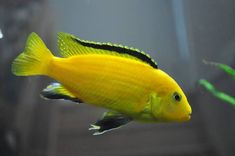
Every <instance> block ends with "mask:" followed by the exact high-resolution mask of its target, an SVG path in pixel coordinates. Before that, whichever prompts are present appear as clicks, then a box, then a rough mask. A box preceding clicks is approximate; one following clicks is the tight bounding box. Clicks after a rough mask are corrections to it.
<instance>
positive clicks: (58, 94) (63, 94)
mask: <svg viewBox="0 0 235 156" xmlns="http://www.w3.org/2000/svg"><path fill="white" fill-rule="evenodd" d="M41 96H42V97H43V98H46V99H63V100H70V101H73V102H77V103H82V101H81V100H79V99H78V98H76V97H75V96H74V95H73V94H72V93H71V92H69V91H68V90H67V89H66V88H64V86H62V85H61V84H60V83H57V82H53V83H51V84H50V85H48V86H47V87H46V88H45V89H43V90H42V92H41Z"/></svg>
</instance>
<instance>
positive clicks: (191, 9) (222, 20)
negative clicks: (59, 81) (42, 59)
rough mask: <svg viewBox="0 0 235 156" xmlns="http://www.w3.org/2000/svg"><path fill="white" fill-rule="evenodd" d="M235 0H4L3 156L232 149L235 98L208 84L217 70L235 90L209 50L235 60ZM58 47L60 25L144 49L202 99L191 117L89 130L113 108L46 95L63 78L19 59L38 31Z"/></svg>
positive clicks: (185, 154) (222, 82)
mask: <svg viewBox="0 0 235 156" xmlns="http://www.w3.org/2000/svg"><path fill="white" fill-rule="evenodd" d="M234 19H235V1H234V0H213V1H212V0H146V1H143V0H67V1H63V0H17V1H15V0H1V1H0V71H1V72H0V155H1V156H65V155H66V156H77V155H81V156H94V155H95V156H136V155H140V156H153V155H154V156H158V155H159V156H232V155H234V154H235V133H234V132H235V108H234V107H232V106H231V105H228V104H227V103H225V102H222V101H219V100H217V99H216V98H214V97H213V96H212V95H211V94H209V93H208V92H206V91H205V90H203V88H202V87H200V86H199V85H198V80H199V79H200V78H207V79H208V80H210V81H211V82H212V83H213V84H215V85H216V87H217V88H219V89H220V90H222V91H225V92H227V93H229V94H231V95H235V82H234V81H233V80H232V79H231V78H230V77H229V76H227V75H226V74H224V73H223V72H221V71H220V70H217V69H215V68H212V67H210V66H206V65H205V64H203V63H202V60H203V59H206V60H209V61H216V62H221V63H225V64H228V65H230V66H232V67H235V20H234ZM32 31H34V32H37V33H38V34H39V35H40V36H41V37H42V38H43V40H44V41H45V43H46V44H47V46H48V47H49V49H51V50H53V52H54V54H57V48H56V33H57V32H59V31H63V32H68V33H71V34H74V35H76V36H78V37H80V38H82V39H87V40H93V41H102V42H108V41H110V42H114V43H119V44H124V45H128V46H132V47H137V48H139V49H142V50H144V51H146V52H148V53H149V54H151V56H152V57H153V58H154V59H155V60H156V61H157V62H158V64H159V67H160V68H161V69H163V70H164V71H166V72H167V73H169V74H170V75H171V76H172V77H174V78H175V79H176V81H177V82H178V83H179V84H180V85H181V86H182V88H183V90H184V91H185V92H186V94H187V96H188V100H189V102H190V104H191V106H192V109H193V115H192V120H190V121H189V122H186V123H159V124H158V123H157V124H141V123H136V122H132V123H130V124H128V125H127V126H124V127H123V128H121V129H118V130H115V131H111V132H109V133H106V134H104V135H101V136H93V135H92V132H89V131H88V127H89V124H91V123H93V122H95V121H96V120H97V118H99V117H100V116H101V114H102V112H104V110H103V109H100V108H95V107H92V106H89V105H85V104H81V105H76V104H74V103H72V102H68V101H46V100H43V99H41V98H40V96H39V93H40V91H41V90H42V89H43V88H45V87H46V85H47V84H48V83H49V82H51V81H53V80H51V79H49V78H45V77H16V76H13V75H12V74H11V71H10V68H11V63H12V61H13V59H14V58H15V57H16V56H17V55H18V54H19V53H20V52H21V51H22V50H23V48H24V45H25V41H26V38H27V36H28V35H29V33H30V32H32Z"/></svg>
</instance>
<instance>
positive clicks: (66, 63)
mask: <svg viewBox="0 0 235 156" xmlns="http://www.w3.org/2000/svg"><path fill="white" fill-rule="evenodd" d="M36 42H38V44H37V45H36V46H38V47H39V45H41V44H42V43H41V42H42V41H40V40H36ZM28 44H29V45H30V43H28ZM34 46H35V45H34ZM29 50H30V49H29ZM29 50H28V51H27V49H26V50H25V52H24V53H22V54H21V55H20V56H19V59H16V60H15V62H14V63H13V68H12V69H13V73H15V74H16V75H24V76H25V75H46V76H49V77H51V78H53V79H55V80H56V81H58V82H60V83H61V84H62V85H63V86H64V87H65V88H66V89H67V90H68V91H69V92H71V93H72V94H73V95H74V96H75V97H77V98H78V99H81V100H82V101H84V102H85V103H87V104H92V105H95V106H99V107H104V108H107V109H110V110H114V111H118V112H120V113H123V114H125V115H128V116H130V117H132V118H134V119H136V120H141V121H186V120H189V119H190V114H191V107H190V105H189V104H188V101H187V98H186V96H185V95H184V93H183V91H182V90H181V88H180V87H179V86H178V84H177V83H176V82H175V81H174V80H173V79H172V78H171V77H170V76H169V75H167V74H166V73H165V72H163V71H162V70H160V69H155V68H153V67H152V66H150V65H149V64H147V63H144V62H141V61H138V60H134V59H129V58H124V57H120V56H112V55H107V54H102V55H101V54H86V55H74V56H71V57H67V58H59V57H54V56H52V54H51V53H50V51H49V50H48V49H47V48H45V47H43V45H41V48H39V50H38V53H40V54H39V55H38V56H37V57H38V60H39V59H40V61H41V62H42V63H41V65H38V62H40V61H36V62H33V63H32V62H30V65H27V66H26V65H25V63H24V64H23V65H22V62H23V61H22V60H23V59H24V60H25V59H28V57H29V56H31V55H32V52H29ZM42 51H44V52H42ZM32 57H34V59H35V55H34V56H32ZM27 61H28V60H27ZM35 64H36V65H35ZM24 65H25V66H24ZM19 66H22V67H19ZM175 93H177V95H178V94H179V95H180V97H181V99H180V101H176V100H175V99H174V94H175Z"/></svg>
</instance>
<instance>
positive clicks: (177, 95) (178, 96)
mask: <svg viewBox="0 0 235 156" xmlns="http://www.w3.org/2000/svg"><path fill="white" fill-rule="evenodd" d="M173 99H174V100H175V101H177V102H180V100H181V95H179V94H178V93H177V92H174V93H173Z"/></svg>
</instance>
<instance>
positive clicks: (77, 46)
mask: <svg viewBox="0 0 235 156" xmlns="http://www.w3.org/2000/svg"><path fill="white" fill-rule="evenodd" d="M57 44H58V49H59V51H60V54H61V55H62V56H63V57H71V56H74V55H87V54H106V55H113V56H120V57H125V58H129V59H133V60H137V61H141V62H144V63H147V64H149V65H150V66H152V67H154V68H158V67H157V63H156V62H155V61H154V60H153V59H152V58H151V57H150V56H149V55H148V54H147V53H145V52H143V51H140V50H139V49H136V48H129V47H127V46H122V45H117V44H112V43H100V42H93V41H87V40H81V39H79V38H77V37H75V36H73V35H71V34H68V33H64V32H59V33H58V43H57Z"/></svg>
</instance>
